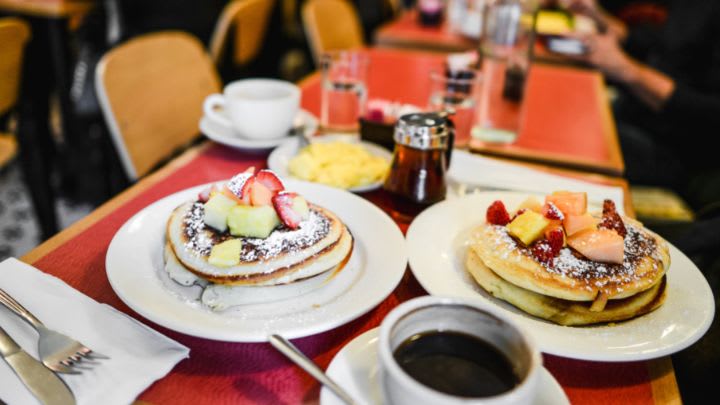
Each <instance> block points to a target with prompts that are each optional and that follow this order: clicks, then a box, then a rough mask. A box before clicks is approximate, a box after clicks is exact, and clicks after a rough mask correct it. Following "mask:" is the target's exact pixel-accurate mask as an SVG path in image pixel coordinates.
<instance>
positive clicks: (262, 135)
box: [203, 79, 300, 139]
mask: <svg viewBox="0 0 720 405" xmlns="http://www.w3.org/2000/svg"><path fill="white" fill-rule="evenodd" d="M217 107H222V109H223V110H224V111H225V112H224V114H223V113H220V112H218V111H217V110H216V108H217ZM299 109H300V89H299V88H298V87H297V86H296V85H294V84H292V83H290V82H286V81H282V80H273V79H246V80H239V81H236V82H232V83H230V84H228V85H227V86H225V89H224V90H223V94H222V95H221V94H212V95H210V96H208V98H206V99H205V103H204V104H203V110H204V112H205V116H206V117H208V118H209V119H211V120H213V121H215V122H219V123H220V124H222V125H225V126H227V127H231V128H233V129H234V130H235V132H236V133H237V134H238V135H239V136H241V137H243V138H248V139H271V138H280V137H283V136H287V134H288V131H289V130H290V128H292V125H293V119H294V118H295V115H297V112H298V110H299Z"/></svg>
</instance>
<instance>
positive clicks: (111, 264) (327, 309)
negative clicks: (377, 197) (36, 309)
mask: <svg viewBox="0 0 720 405" xmlns="http://www.w3.org/2000/svg"><path fill="white" fill-rule="evenodd" d="M285 186H286V188H287V189H288V190H291V191H295V192H298V193H300V194H301V195H303V196H304V197H305V198H307V200H308V201H310V202H313V203H316V204H319V205H321V206H323V207H325V208H328V209H329V210H331V211H333V212H334V213H335V214H337V216H338V217H339V218H341V219H342V221H343V222H344V223H345V224H346V225H347V227H348V229H349V230H350V232H352V234H353V236H354V237H355V244H354V248H353V252H352V255H351V258H350V260H349V262H348V264H347V265H346V266H345V268H344V269H343V271H342V272H341V273H340V274H339V275H338V276H336V277H335V278H333V279H332V280H331V281H330V282H329V283H327V284H326V285H324V286H323V287H321V288H319V289H317V290H314V291H311V292H309V293H307V294H305V295H301V296H299V297H295V298H291V299H287V300H283V301H277V302H271V303H266V304H251V305H243V306H238V307H233V308H231V309H229V310H226V311H224V312H212V311H211V310H209V309H207V308H206V307H204V306H202V305H201V304H200V303H199V302H197V301H193V300H191V299H188V298H187V296H186V295H183V293H179V292H178V291H179V290H178V289H177V288H174V287H176V286H175V285H173V283H172V282H169V281H163V280H162V279H161V278H162V276H164V274H165V272H164V270H163V254H162V253H163V244H164V241H165V236H164V232H165V223H166V221H167V218H168V216H169V215H170V213H171V212H172V210H173V209H174V208H175V207H177V206H178V205H180V204H182V203H184V202H186V201H190V200H193V199H195V198H196V196H197V193H198V192H199V191H200V190H202V189H203V187H205V186H198V187H194V188H191V189H187V190H184V191H181V192H178V193H175V194H173V195H170V196H168V197H165V198H163V199H161V200H159V201H157V202H155V203H153V204H151V205H149V206H148V207H146V208H145V209H143V210H142V211H140V212H139V213H137V214H136V215H135V216H133V217H132V218H131V219H130V220H128V221H127V222H126V223H125V224H124V225H123V226H122V228H120V230H118V232H117V233H116V234H115V237H114V238H113V240H112V242H111V243H110V247H109V249H108V252H107V256H106V260H105V265H106V268H107V276H108V279H109V280H110V285H111V286H112V288H113V290H115V293H117V295H118V296H119V297H120V298H121V299H122V300H123V301H124V302H125V303H126V304H127V305H128V306H129V307H130V308H132V309H133V310H134V311H136V312H137V313H139V314H140V315H142V316H144V317H145V318H147V319H149V320H151V321H153V322H155V323H157V324H159V325H162V326H165V327H167V328H169V329H172V330H175V331H178V332H182V333H185V334H188V335H192V336H198V337H203V338H208V339H215V340H222V341H232V342H261V341H266V340H267V335H268V334H270V333H279V334H281V335H283V336H285V337H287V338H298V337H303V336H308V335H313V334H316V333H320V332H324V331H327V330H329V329H332V328H335V327H337V326H340V325H343V324H345V323H347V322H349V321H351V320H353V319H355V318H357V317H359V316H360V315H362V314H364V313H366V312H368V311H369V310H370V309H372V308H374V307H375V306H376V305H377V304H379V303H380V302H381V301H382V300H384V299H385V298H386V297H387V296H388V295H389V294H390V293H391V292H392V291H393V290H394V289H395V287H396V286H397V284H398V283H399V282H400V279H401V278H402V276H403V273H404V271H405V267H406V265H407V255H406V248H405V240H404V239H403V236H402V233H401V232H400V230H399V229H398V227H397V225H396V224H395V223H394V222H393V221H392V219H390V217H388V216H387V215H386V214H385V213H384V212H383V211H381V210H380V209H379V208H377V207H376V206H374V205H373V204H371V203H369V202H367V201H366V200H364V199H362V198H360V197H358V196H356V195H354V194H352V193H348V192H346V191H342V190H338V189H335V188H331V187H326V186H322V185H319V184H312V183H306V182H299V181H293V180H287V181H285ZM168 282H169V283H170V284H168ZM185 288H189V287H185Z"/></svg>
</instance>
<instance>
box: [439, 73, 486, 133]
mask: <svg viewBox="0 0 720 405" xmlns="http://www.w3.org/2000/svg"><path fill="white" fill-rule="evenodd" d="M430 86H431V87H430V97H429V100H428V109H430V110H431V111H449V112H452V115H451V116H450V119H451V120H452V122H453V124H454V125H455V146H457V147H465V146H467V144H468V141H469V140H470V132H471V129H472V127H473V125H474V124H475V121H476V111H477V109H478V100H479V94H480V88H481V79H480V74H479V73H478V72H476V71H469V70H468V71H463V72H462V73H461V74H458V75H453V76H450V75H449V74H447V73H445V74H444V73H439V72H432V73H431V74H430Z"/></svg>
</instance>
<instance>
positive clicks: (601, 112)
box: [303, 48, 624, 176]
mask: <svg viewBox="0 0 720 405" xmlns="http://www.w3.org/2000/svg"><path fill="white" fill-rule="evenodd" d="M368 53H369V55H370V71H369V74H368V76H369V78H368V81H369V82H368V85H367V87H368V98H369V99H373V98H381V99H387V100H390V101H398V102H403V103H411V104H415V105H417V106H420V107H425V106H426V105H427V101H428V98H429V96H430V91H431V85H430V80H429V77H430V73H431V72H433V71H436V72H442V69H443V61H444V56H442V55H436V54H430V53H427V52H418V51H408V50H398V49H383V48H372V49H370V50H368ZM483 85H484V86H493V85H495V86H497V83H491V82H486V83H483ZM303 87H304V89H305V91H304V93H303V102H304V103H305V104H306V105H308V106H309V109H310V110H311V111H319V110H320V77H319V75H317V74H315V75H312V76H310V77H308V78H307V79H306V80H305V81H303ZM498 97H499V96H498ZM524 100H525V101H524V105H523V106H522V108H521V111H520V119H521V132H520V134H519V137H518V140H517V141H516V142H515V143H513V144H510V145H501V144H489V143H482V142H477V141H471V144H470V147H471V149H473V150H476V151H479V152H482V153H484V154H489V155H494V156H501V157H506V158H511V159H517V160H521V161H528V162H541V163H547V164H550V165H554V166H559V167H570V168H578V169H582V170H586V171H592V172H598V173H604V174H611V175H616V176H617V175H622V173H623V170H624V163H623V159H622V153H621V151H620V146H619V143H618V138H617V134H616V132H615V124H614V122H613V118H612V113H611V111H610V108H609V104H608V100H607V98H606V95H605V90H604V87H603V79H602V76H601V75H600V74H599V73H597V72H595V71H590V70H584V69H576V68H572V67H565V66H556V65H542V64H536V65H534V66H533V68H532V69H531V72H530V75H529V78H528V83H527V87H526V91H525V97H524Z"/></svg>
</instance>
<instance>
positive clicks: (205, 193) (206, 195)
mask: <svg viewBox="0 0 720 405" xmlns="http://www.w3.org/2000/svg"><path fill="white" fill-rule="evenodd" d="M213 191H217V186H216V185H214V184H213V185H210V186H207V187H205V188H204V189H203V190H202V191H201V192H200V193H198V197H197V198H198V201H200V202H201V203H206V202H208V200H209V199H210V194H212V192H213Z"/></svg>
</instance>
